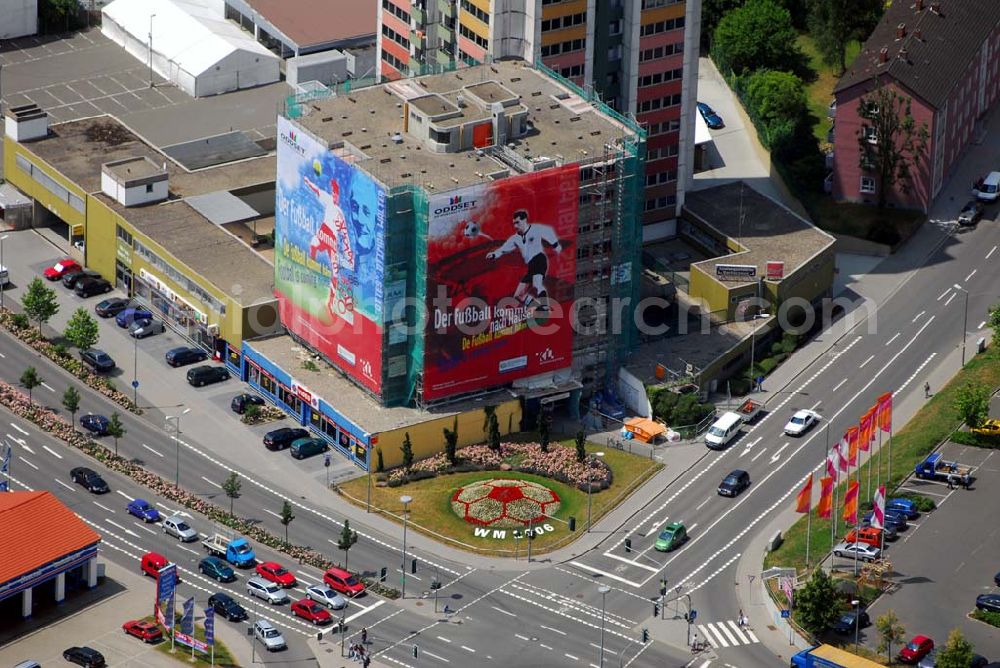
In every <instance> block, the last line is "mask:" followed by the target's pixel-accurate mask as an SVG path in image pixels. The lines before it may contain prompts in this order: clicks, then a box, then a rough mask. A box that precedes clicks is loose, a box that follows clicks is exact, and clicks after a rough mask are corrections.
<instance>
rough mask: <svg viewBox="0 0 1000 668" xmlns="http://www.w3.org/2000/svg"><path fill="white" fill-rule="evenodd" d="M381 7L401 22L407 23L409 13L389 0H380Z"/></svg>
mask: <svg viewBox="0 0 1000 668" xmlns="http://www.w3.org/2000/svg"><path fill="white" fill-rule="evenodd" d="M382 9H384V10H385V11H387V12H389V13H390V14H392V15H393V16H395V17H396V18H397V19H399V20H400V21H402V22H403V23H405V24H407V25H409V23H410V15H409V14H408V13H407V12H405V11H404V10H403V8H402V7H399V6H397V5H394V4H393V3H392V2H390V1H389V0H382Z"/></svg>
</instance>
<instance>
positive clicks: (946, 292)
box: [937, 288, 951, 301]
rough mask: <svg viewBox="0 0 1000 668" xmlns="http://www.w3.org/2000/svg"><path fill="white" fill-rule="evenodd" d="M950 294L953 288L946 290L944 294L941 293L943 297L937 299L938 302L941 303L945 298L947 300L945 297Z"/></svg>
mask: <svg viewBox="0 0 1000 668" xmlns="http://www.w3.org/2000/svg"><path fill="white" fill-rule="evenodd" d="M949 292H951V288H948V289H947V290H945V291H944V292H942V293H941V296H940V297H938V298H937V300H938V301H941V300H942V299H944V298H945V296H947V294H948V293H949Z"/></svg>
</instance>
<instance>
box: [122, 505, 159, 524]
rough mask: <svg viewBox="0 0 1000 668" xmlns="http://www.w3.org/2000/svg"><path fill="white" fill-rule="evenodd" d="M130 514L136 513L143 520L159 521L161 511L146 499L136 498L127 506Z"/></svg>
mask: <svg viewBox="0 0 1000 668" xmlns="http://www.w3.org/2000/svg"><path fill="white" fill-rule="evenodd" d="M125 509H126V510H128V514H129V515H135V516H136V517H138V518H139V519H140V520H142V521H143V522H159V521H160V511H159V510H157V509H156V508H154V507H153V506H151V505H149V501H146V500H145V499H135V500H134V501H132V502H131V503H129V504H128V506H126V508H125Z"/></svg>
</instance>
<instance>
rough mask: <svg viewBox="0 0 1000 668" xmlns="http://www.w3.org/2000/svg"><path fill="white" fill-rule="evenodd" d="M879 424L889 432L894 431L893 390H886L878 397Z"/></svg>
mask: <svg viewBox="0 0 1000 668" xmlns="http://www.w3.org/2000/svg"><path fill="white" fill-rule="evenodd" d="M877 406H878V426H879V429H881V430H882V431H884V432H886V433H888V432H890V431H892V392H886V393H885V394H883V395H882V396H880V397H879V398H878V404H877Z"/></svg>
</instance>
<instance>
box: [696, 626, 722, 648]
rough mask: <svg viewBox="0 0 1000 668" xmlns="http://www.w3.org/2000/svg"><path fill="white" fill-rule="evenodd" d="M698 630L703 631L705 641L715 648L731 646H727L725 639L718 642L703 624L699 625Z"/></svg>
mask: <svg viewBox="0 0 1000 668" xmlns="http://www.w3.org/2000/svg"><path fill="white" fill-rule="evenodd" d="M698 630H699V631H701V635H703V636H705V640H706V641H708V642H709V643H711V645H712V646H713V647H720V646H721V647H729V645H727V644H726V640H725V638H719V639H718V640H716V638H715V636H714V635H713V634H711V633H709V632H708V629H707V628H705V626H704V625H703V624H698ZM713 630H714V629H713Z"/></svg>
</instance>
